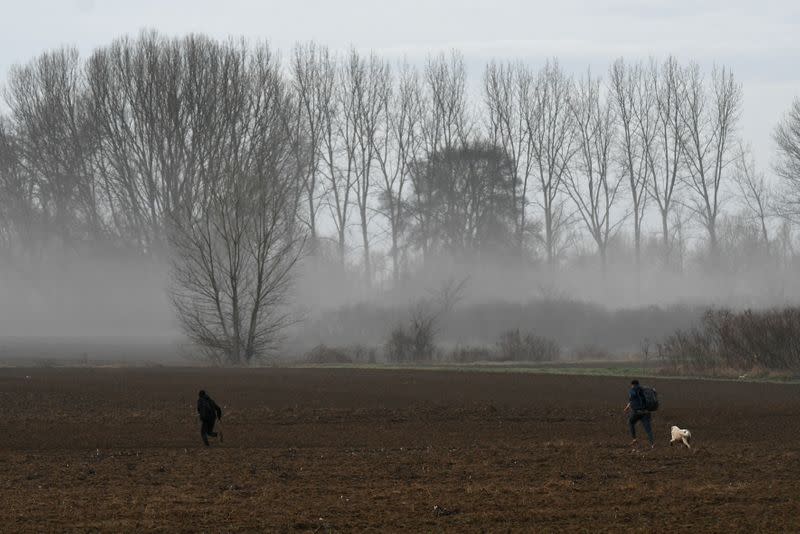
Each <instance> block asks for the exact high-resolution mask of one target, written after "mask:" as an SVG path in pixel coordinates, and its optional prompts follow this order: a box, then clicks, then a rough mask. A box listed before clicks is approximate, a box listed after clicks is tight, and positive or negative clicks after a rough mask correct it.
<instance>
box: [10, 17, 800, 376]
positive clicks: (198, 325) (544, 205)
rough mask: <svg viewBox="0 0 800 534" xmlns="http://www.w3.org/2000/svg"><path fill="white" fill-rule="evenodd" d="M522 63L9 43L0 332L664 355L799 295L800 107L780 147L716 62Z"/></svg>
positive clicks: (509, 355)
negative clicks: (712, 315)
mask: <svg viewBox="0 0 800 534" xmlns="http://www.w3.org/2000/svg"><path fill="white" fill-rule="evenodd" d="M465 49H466V50H467V52H469V51H470V47H469V46H467V47H465ZM512 56H513V59H512ZM512 56H510V57H504V56H502V55H501V56H498V57H490V58H486V60H485V61H482V62H480V61H476V58H475V57H474V56H470V57H467V56H465V53H464V52H463V51H461V50H460V49H459V48H457V47H454V48H453V49H452V50H449V51H446V52H443V51H440V50H438V49H434V48H432V49H431V52H430V53H429V54H428V55H427V56H426V57H425V58H424V59H421V58H416V59H414V60H413V61H398V60H397V58H396V57H395V55H394V54H392V53H387V52H386V51H385V50H382V49H379V48H378V49H375V50H369V51H365V50H362V49H359V48H356V47H351V48H350V49H347V50H341V49H337V48H334V47H329V46H327V45H325V44H320V43H316V42H312V41H306V42H303V41H298V42H296V43H295V44H294V45H293V46H291V47H288V48H287V49H283V50H282V49H278V48H276V47H274V46H272V45H270V44H269V43H268V42H264V41H256V40H252V39H234V38H230V39H227V40H224V39H217V38H215V37H212V36H209V35H205V34H200V33H186V34H181V35H175V36H173V35H167V34H162V33H159V32H158V31H155V30H142V31H140V32H139V33H138V34H134V33H131V34H127V35H126V34H123V35H121V36H117V37H116V38H113V39H111V40H109V41H107V42H105V43H102V44H98V45H96V46H95V47H94V48H92V49H91V50H81V49H80V48H79V47H77V46H71V45H69V44H68V43H65V44H63V46H60V47H57V48H53V49H50V50H47V51H39V52H38V53H36V54H33V55H31V56H30V57H20V58H19V60H18V61H19V62H18V63H17V64H16V65H14V66H13V67H11V68H9V69H8V72H7V73H6V75H5V79H4V80H0V83H2V86H3V93H2V95H3V98H2V101H3V106H2V107H0V340H6V341H7V342H8V343H12V344H13V345H14V346H15V347H19V346H21V345H20V344H24V343H25V340H31V343H32V344H34V345H35V344H36V343H40V344H41V343H43V344H46V345H48V346H50V347H56V346H58V343H72V347H73V348H72V349H70V350H69V351H67V352H69V353H70V354H73V353H77V354H79V355H80V354H83V357H84V359H89V358H90V357H91V358H95V357H97V358H101V357H105V356H104V355H102V354H100V353H101V352H103V351H105V350H106V349H105V348H104V349H97V348H96V347H95V348H94V349H92V350H91V351H89V350H85V351H84V350H81V349H80V348H75V347H78V346H79V345H80V344H81V343H89V342H92V343H94V342H95V341H93V340H101V341H102V343H110V344H113V343H120V346H125V347H129V348H130V349H131V350H133V351H134V352H137V350H136V349H135V348H136V346H137V344H138V343H139V342H140V341H141V342H142V343H143V345H144V346H145V347H147V350H150V348H152V347H154V346H156V345H159V346H160V347H161V348H158V349H155V350H156V352H157V351H159V350H163V351H166V352H169V354H164V355H162V356H159V355H158V354H155V353H154V354H152V355H150V356H148V357H147V359H152V360H162V359H164V360H167V359H168V360H173V359H175V358H184V357H190V358H194V359H195V360H196V361H203V360H205V361H210V362H212V363H217V364H230V365H244V364H252V363H256V362H269V361H274V360H276V359H279V360H285V359H290V360H300V361H306V360H313V361H319V362H320V363H324V362H325V361H326V360H328V359H332V360H334V361H339V360H341V361H358V360H364V361H370V362H372V361H375V362H381V361H399V362H410V361H413V362H430V361H453V360H459V361H480V360H483V359H489V360H503V361H505V360H518V359H522V360H537V361H539V360H541V361H549V360H559V359H608V358H635V357H639V356H642V355H644V356H645V357H646V356H647V354H648V351H649V350H650V347H651V346H653V347H657V351H658V354H659V357H661V358H666V357H667V356H665V354H675V353H676V352H675V351H676V350H678V349H677V348H676V347H677V346H678V345H680V346H681V347H683V349H681V350H684V349H686V347H685V346H684V345H681V344H680V343H679V341H680V340H682V339H683V338H682V337H681V336H682V335H684V334H683V333H685V332H688V331H689V330H691V329H692V328H694V327H696V326H698V325H700V324H701V322H702V321H705V320H706V319H707V318H708V315H707V314H708V313H709V310H711V311H712V312H713V311H714V310H722V311H723V312H725V313H727V311H726V310H731V311H732V312H733V313H734V314H736V313H749V312H747V310H756V311H757V313H761V311H765V310H770V309H787V310H789V309H791V308H792V307H794V306H796V305H797V303H798V300H799V299H800V282H798V280H797V276H796V272H797V266H798V255H797V252H796V250H797V247H798V245H800V241H798V238H797V227H796V225H797V221H798V216H797V209H796V206H797V205H798V202H797V200H798V198H800V188H799V187H798V184H800V174H798V171H799V170H800V160H798V158H797V153H798V152H797V147H798V146H800V134H799V133H798V132H800V128H798V125H799V124H800V100H797V99H795V100H794V102H793V103H789V102H787V108H786V110H785V111H784V114H783V115H782V116H780V117H777V118H776V119H775V121H774V124H773V126H772V131H771V132H770V134H769V135H768V137H769V140H768V144H770V146H771V149H770V154H769V157H768V161H767V160H765V159H767V158H764V157H763V154H764V148H763V147H764V146H765V143H767V142H765V140H764V139H762V138H761V137H764V132H763V131H760V132H759V133H758V135H759V136H760V137H759V138H758V139H754V135H755V134H754V131H757V130H753V129H752V128H750V129H748V124H749V123H748V122H747V121H743V120H742V118H743V116H744V114H745V110H747V109H748V108H749V106H754V105H755V103H754V102H752V101H748V100H746V95H747V94H748V93H747V92H746V91H745V88H746V87H747V86H746V85H745V83H744V82H742V81H741V80H740V78H739V77H738V75H737V73H736V71H735V70H734V69H732V68H730V67H729V66H728V65H725V64H716V63H714V64H713V65H708V63H707V62H706V61H702V60H700V59H698V60H694V59H692V58H684V57H678V56H672V55H662V54H658V55H654V56H650V57H643V56H642V55H641V54H640V53H637V54H631V57H624V56H622V57H608V58H606V61H605V63H604V64H603V65H602V68H598V64H597V61H596V58H594V59H593V60H592V61H591V62H589V63H587V67H588V68H586V69H578V68H576V66H575V58H574V57H571V56H570V57H568V58H567V60H566V61H564V62H563V63H562V62H561V61H560V59H559V57H558V56H555V57H548V58H538V59H534V58H532V59H530V60H520V59H519V58H517V57H516V56H515V55H513V54H512ZM745 72H746V75H745V78H746V79H747V80H749V79H750V78H749V76H750V73H749V71H747V70H746V69H745ZM753 146H757V147H759V148H757V149H753V148H752V147H753ZM756 155H758V157H759V158H761V159H758V160H757V159H756ZM748 317H749V316H748ZM76 344H77V345H76ZM104 346H106V345H104ZM108 346H111V345H108ZM664 347H668V349H663V348H664ZM662 349H663V350H662ZM751 349H752V347H751V348H748V349H742V353H747V352H748V351H749V352H752V350H751ZM14 350H17V349H14ZM108 350H109V352H114V351H113V350H111V349H108ZM126 350H127V349H126ZM686 350H688V349H686ZM12 352H13V350H12ZM40 352H41V351H40ZM43 352H44V353H47V354H48V357H50V356H53V357H55V356H58V354H57V353H58V349H54V350H52V351H51V350H49V349H48V350H45V351H43ZM140 352H141V351H140ZM51 353H52V354H51ZM137 353H139V352H137ZM87 354H88V355H87ZM637 355H639V356H637ZM108 357H110V356H108Z"/></svg>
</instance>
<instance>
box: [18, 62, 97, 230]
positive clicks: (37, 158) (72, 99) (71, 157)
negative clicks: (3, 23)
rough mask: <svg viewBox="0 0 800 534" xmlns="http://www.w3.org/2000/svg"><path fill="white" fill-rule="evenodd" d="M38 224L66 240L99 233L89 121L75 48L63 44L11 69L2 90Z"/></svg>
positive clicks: (91, 132)
mask: <svg viewBox="0 0 800 534" xmlns="http://www.w3.org/2000/svg"><path fill="white" fill-rule="evenodd" d="M6 100H7V102H8V105H9V108H10V112H11V117H12V120H13V122H14V124H15V128H16V133H17V136H16V142H17V146H18V148H19V150H20V151H21V156H22V161H23V162H24V165H25V166H26V167H27V168H28V169H29V171H30V173H31V178H32V179H33V180H35V182H36V185H35V191H36V196H37V203H38V204H39V205H40V206H41V209H42V218H43V221H42V222H43V224H44V226H45V227H47V228H49V229H50V230H49V231H50V233H51V234H52V235H58V237H59V238H60V240H61V242H62V243H64V244H70V243H72V242H74V241H75V240H78V239H82V238H83V237H85V236H86V235H89V236H91V237H92V238H95V239H96V238H99V237H100V235H101V233H102V222H101V215H100V209H99V208H98V206H97V204H96V196H95V191H94V181H93V180H92V176H91V172H90V165H89V163H90V161H91V157H92V150H93V141H94V135H93V125H92V123H91V121H90V118H89V114H88V112H87V110H88V105H87V98H86V92H85V87H84V84H83V78H82V76H81V65H80V61H79V56H78V52H77V50H76V49H74V48H62V49H59V50H56V51H53V52H48V53H45V54H42V55H41V56H39V57H38V58H37V59H35V60H34V61H32V62H31V63H29V64H27V65H24V66H17V67H14V68H12V70H11V72H10V74H9V87H8V91H7V92H6Z"/></svg>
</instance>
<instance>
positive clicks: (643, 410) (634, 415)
mask: <svg viewBox="0 0 800 534" xmlns="http://www.w3.org/2000/svg"><path fill="white" fill-rule="evenodd" d="M657 409H658V397H657V396H656V392H655V390H654V389H652V388H643V387H642V386H640V385H639V381H638V380H631V389H630V391H628V404H627V405H626V406H625V410H624V412H625V413H626V414H628V426H629V427H630V431H631V437H632V438H633V441H632V442H631V445H632V446H633V447H636V446H637V444H638V441H637V440H636V423H637V422H638V421H641V422H642V426H643V427H644V431H645V432H646V433H647V440H648V441H649V442H650V448H651V449H652V448H653V447H654V446H655V442H654V441H653V429H652V427H651V425H650V423H651V418H650V412H652V411H655V410H657Z"/></svg>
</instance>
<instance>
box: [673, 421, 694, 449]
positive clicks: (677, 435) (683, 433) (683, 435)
mask: <svg viewBox="0 0 800 534" xmlns="http://www.w3.org/2000/svg"><path fill="white" fill-rule="evenodd" d="M670 433H671V434H672V440H670V442H669V444H670V445H672V444H673V443H675V442H676V441H682V442H683V444H684V445H686V446H687V447H688V448H690V449H691V448H692V446H691V445H690V444H689V442H690V441H691V440H692V433H691V432H689V431H688V430H686V429H684V428H678V427H677V426H673V427H672V428H671V429H670Z"/></svg>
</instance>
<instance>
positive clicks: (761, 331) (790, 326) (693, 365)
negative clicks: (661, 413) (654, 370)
mask: <svg viewBox="0 0 800 534" xmlns="http://www.w3.org/2000/svg"><path fill="white" fill-rule="evenodd" d="M658 348H659V353H660V355H661V356H662V357H663V358H664V359H665V360H666V361H667V363H669V364H670V365H671V366H672V367H673V368H674V369H676V370H688V369H698V370H715V371H718V370H721V369H736V370H742V371H749V370H751V369H764V370H774V371H794V372H797V371H799V370H800V308H784V309H771V310H763V311H754V310H745V311H743V312H734V311H731V310H728V309H715V310H708V311H707V312H706V313H705V315H704V316H703V319H702V321H701V323H700V325H698V326H696V327H694V328H692V329H690V330H688V331H682V330H678V331H676V332H675V333H674V334H672V335H671V336H669V337H667V338H666V340H665V341H664V342H663V343H662V344H660V345H659V347H658Z"/></svg>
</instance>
